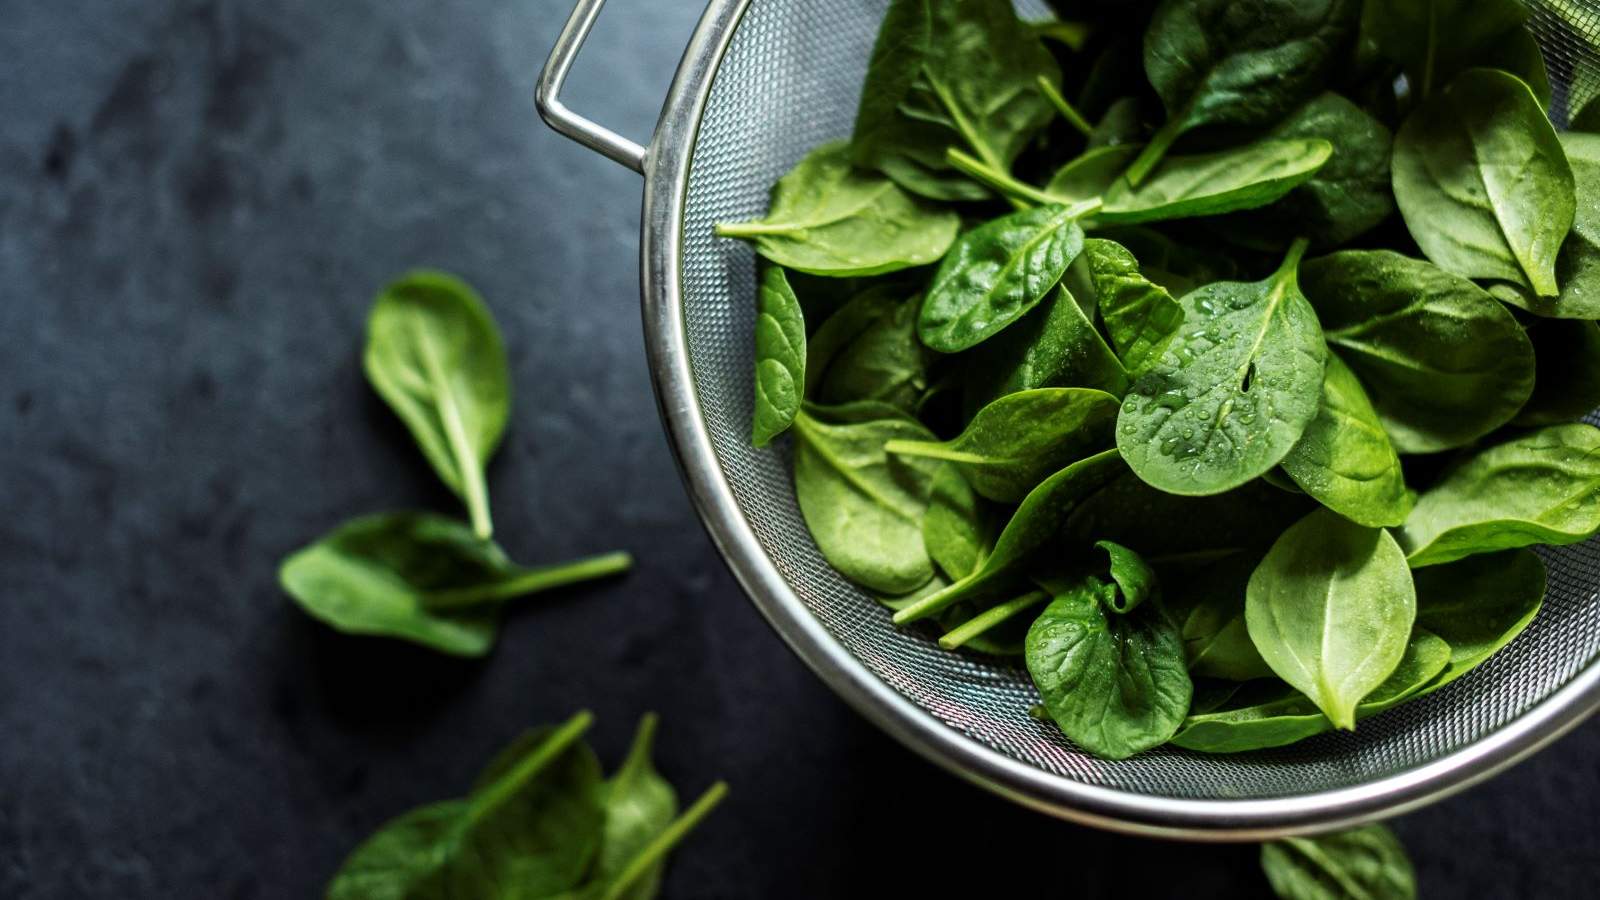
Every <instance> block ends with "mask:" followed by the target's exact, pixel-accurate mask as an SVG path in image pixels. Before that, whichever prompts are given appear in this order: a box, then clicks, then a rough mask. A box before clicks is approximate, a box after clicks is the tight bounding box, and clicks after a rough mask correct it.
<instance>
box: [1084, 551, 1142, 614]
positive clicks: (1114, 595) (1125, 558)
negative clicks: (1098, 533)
mask: <svg viewBox="0 0 1600 900" xmlns="http://www.w3.org/2000/svg"><path fill="white" fill-rule="evenodd" d="M1095 547H1097V548H1099V549H1101V550H1104V551H1105V552H1106V556H1107V557H1109V558H1110V572H1111V582H1112V585H1113V586H1114V588H1115V590H1113V591H1112V592H1111V593H1110V594H1107V595H1106V596H1105V603H1106V606H1107V607H1109V608H1110V609H1111V611H1112V612H1117V613H1122V614H1123V615H1127V614H1128V613H1131V612H1133V610H1134V608H1135V607H1137V606H1139V605H1140V604H1142V603H1144V601H1146V600H1148V599H1150V598H1151V597H1152V596H1154V595H1155V593H1156V572H1155V570H1154V569H1152V568H1150V564H1149V563H1147V562H1145V560H1144V557H1142V556H1140V555H1139V553H1138V551H1136V550H1131V549H1129V548H1127V547H1124V546H1122V545H1121V544H1119V543H1117V542H1116V541H1096V542H1095Z"/></svg>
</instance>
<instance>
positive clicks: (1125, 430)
mask: <svg viewBox="0 0 1600 900" xmlns="http://www.w3.org/2000/svg"><path fill="white" fill-rule="evenodd" d="M1304 250H1305V244H1304V243H1300V244H1297V245H1296V247H1295V248H1294V249H1293V250H1291V252H1290V254H1289V256H1288V257H1287V258H1286V259H1285V260H1284V262H1283V264H1282V265H1281V266H1280V267H1279V269H1278V271H1277V272H1275V273H1273V274H1272V275H1271V276H1269V277H1268V278H1267V279H1266V280H1264V281H1258V282H1254V283H1248V284H1247V283H1239V282H1217V283H1215V284H1211V285H1207V286H1206V287H1203V288H1200V289H1199V290H1196V291H1195V292H1193V293H1191V294H1189V295H1187V296H1185V297H1184V298H1183V300H1182V301H1181V304H1182V306H1183V311H1184V316H1185V318H1184V322H1183V327H1182V328H1181V329H1180V330H1179V331H1178V336H1177V337H1176V338H1175V339H1174V340H1173V342H1172V346H1171V347H1170V348H1169V350H1168V353H1167V357H1166V358H1165V359H1164V360H1163V361H1162V362H1161V364H1160V365H1158V366H1157V367H1156V368H1154V369H1152V370H1151V371H1150V372H1149V373H1147V374H1145V375H1144V376H1142V377H1140V378H1139V380H1138V381H1136V382H1135V383H1134V385H1133V388H1132V389H1131V390H1130V391H1129V392H1128V397H1127V400H1126V401H1125V403H1124V404H1123V407H1122V413H1121V416H1120V417H1119V419H1118V424H1117V447H1118V448H1119V449H1120V450H1121V451H1122V455H1123V457H1124V458H1125V459H1127V461H1128V465H1129V466H1130V467H1131V468H1132V469H1133V471H1134V472H1135V473H1136V474H1138V476H1139V477H1140V478H1142V479H1144V480H1145V481H1147V482H1149V483H1150V484H1151V485H1152V486H1154V487H1157V488H1160V489H1161V490H1164V491H1168V492H1170V493H1174V494H1218V493H1222V492H1223V491H1226V490H1229V489H1231V488H1235V487H1238V486H1239V485H1241V484H1244V483H1245V482H1247V481H1250V480H1251V479H1254V478H1258V477H1260V476H1261V474H1262V473H1264V472H1266V471H1267V470H1268V469H1271V468H1272V467H1273V466H1276V465H1277V464H1278V463H1279V462H1280V461H1281V460H1282V459H1283V457H1284V456H1285V455H1287V454H1288V453H1289V451H1290V449H1292V448H1293V447H1294V445H1295V443H1296V442H1297V441H1299V440H1300V436H1301V434H1302V433H1303V432H1304V431H1305V429H1306V426H1307V425H1309V424H1310V422H1311V420H1312V418H1313V417H1314V416H1315V415H1316V413H1317V409H1318V399H1319V396H1320V393H1321V384H1322V368H1323V363H1324V361H1325V357H1326V353H1327V351H1326V348H1325V346H1324V345H1323V342H1322V330H1321V328H1319V327H1318V325H1317V317H1316V314H1315V313H1313V312H1312V311H1311V305H1310V304H1309V303H1307V302H1306V299H1305V297H1304V296H1303V295H1302V294H1301V293H1300V288H1299V286H1298V285H1297V283H1296V271H1297V269H1298V267H1299V262H1300V254H1301V253H1303V252H1304Z"/></svg>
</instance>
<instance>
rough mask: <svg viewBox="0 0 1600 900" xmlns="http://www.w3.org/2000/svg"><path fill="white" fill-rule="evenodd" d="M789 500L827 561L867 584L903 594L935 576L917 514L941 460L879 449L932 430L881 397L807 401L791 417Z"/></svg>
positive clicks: (923, 506)
mask: <svg viewBox="0 0 1600 900" xmlns="http://www.w3.org/2000/svg"><path fill="white" fill-rule="evenodd" d="M794 430H795V437H796V441H795V454H794V486H795V499H796V500H798V501H799V504H800V513H801V515H803V516H804V517H805V521H806V526H807V527H808V528H809V529H810V530H811V536H812V537H813V538H815V539H816V542H817V547H818V549H820V550H821V551H822V555H823V556H824V557H826V558H827V560H828V562H829V563H831V564H832V565H833V567H834V568H835V569H838V570H839V571H840V572H841V573H843V574H844V575H845V577H847V578H849V579H851V580H853V581H855V582H857V583H858V584H860V585H862V586H863V587H866V588H868V589H870V590H874V591H879V592H882V593H885V594H904V593H908V592H910V591H913V590H916V589H917V588H918V587H921V586H922V585H923V584H925V583H926V582H927V581H928V579H929V578H932V577H933V562H932V561H931V560H929V559H928V552H927V550H926V549H925V548H924V546H923V543H922V515H923V512H924V511H925V510H926V509H927V506H928V494H929V491H930V490H931V489H932V484H933V476H934V473H935V472H936V471H937V470H938V467H939V463H938V462H937V461H935V460H925V459H914V458H909V457H908V458H900V457H893V456H889V455H887V454H885V453H884V451H883V445H884V444H885V443H887V442H889V441H892V440H897V439H903V440H927V439H929V438H931V437H932V436H933V435H932V433H931V432H929V431H928V430H927V429H926V428H924V427H922V425H920V424H918V422H917V421H916V420H915V419H912V418H910V417H909V416H907V415H905V414H904V413H902V412H900V411H898V410H896V409H894V408H893V407H890V406H885V405H883V404H881V403H859V404H852V405H850V406H843V407H825V408H824V407H807V408H806V409H802V410H801V411H800V415H799V416H797V417H796V418H795V422H794Z"/></svg>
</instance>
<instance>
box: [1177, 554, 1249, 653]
mask: <svg viewBox="0 0 1600 900" xmlns="http://www.w3.org/2000/svg"><path fill="white" fill-rule="evenodd" d="M1261 555H1262V554H1261V553H1260V552H1255V553H1250V552H1233V553H1229V554H1227V555H1226V556H1223V557H1221V558H1220V559H1217V560H1215V561H1212V562H1210V563H1209V564H1205V565H1200V566H1184V567H1181V568H1179V569H1178V570H1177V571H1176V573H1174V574H1171V575H1169V577H1168V578H1166V579H1165V583H1166V585H1167V590H1166V593H1165V596H1166V598H1167V609H1168V611H1169V612H1170V613H1171V614H1172V618H1173V619H1174V620H1175V621H1176V622H1177V623H1178V629H1179V632H1180V633H1181V634H1182V635H1183V649H1184V655H1185V656H1186V657H1187V659H1188V661H1189V674H1191V675H1194V676H1196V677H1199V678H1222V679H1226V680H1228V681H1249V680H1251V679H1254V678H1270V677H1272V669H1270V668H1268V667H1267V663H1266V660H1264V659H1262V658H1261V654H1260V653H1259V652H1258V651H1257V650H1256V645H1255V644H1253V643H1251V642H1250V632H1249V630H1248V629H1246V628H1245V622H1244V595H1245V587H1246V585H1248V584H1249V582H1250V573H1251V572H1253V571H1255V567H1256V564H1257V563H1258V562H1260V560H1261Z"/></svg>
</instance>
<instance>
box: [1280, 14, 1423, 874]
mask: <svg viewBox="0 0 1600 900" xmlns="http://www.w3.org/2000/svg"><path fill="white" fill-rule="evenodd" d="M1375 5H1379V6H1381V5H1382V4H1375ZM1261 870H1262V871H1263V872H1265V873H1266V875H1267V881H1268V882H1269V883H1271V885H1272V890H1273V891H1274V892H1275V893H1276V894H1277V895H1278V896H1279V897H1280V898H1282V900H1325V898H1334V897H1367V898H1371V900H1415V898H1416V896H1417V879H1416V875H1415V873H1414V872H1413V871H1412V868H1411V860H1409V859H1407V858H1406V848H1405V847H1403V846H1401V844H1400V841H1399V839H1398V838H1396V837H1395V836H1394V832H1392V831H1390V830H1389V829H1387V828H1385V827H1383V826H1382V825H1365V826H1362V827H1361V828H1355V829H1352V830H1350V831H1341V832H1337V833H1335V834H1325V835H1318V836H1315V837H1292V838H1284V839H1282V840H1277V841H1270V842H1268V843H1265V844H1262V845H1261Z"/></svg>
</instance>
